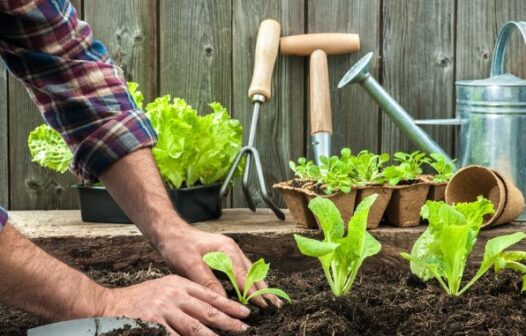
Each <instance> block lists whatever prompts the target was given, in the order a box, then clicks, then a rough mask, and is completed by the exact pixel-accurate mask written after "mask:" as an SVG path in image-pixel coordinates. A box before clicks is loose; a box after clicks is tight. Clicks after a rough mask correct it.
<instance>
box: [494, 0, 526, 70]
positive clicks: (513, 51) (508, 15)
mask: <svg viewBox="0 0 526 336" xmlns="http://www.w3.org/2000/svg"><path fill="white" fill-rule="evenodd" d="M496 13H497V15H496V21H497V24H496V28H497V31H498V30H500V28H501V27H502V25H503V24H504V23H506V22H507V21H512V20H515V21H524V20H526V1H523V0H509V1H499V2H497V5H496ZM495 36H496V35H495ZM493 42H494V41H493ZM506 58H507V63H506V64H507V65H506V68H505V70H506V72H510V73H512V74H514V75H515V76H518V77H521V78H526V43H525V41H524V40H523V38H522V37H521V35H520V34H519V33H518V32H514V33H513V36H512V38H511V42H510V44H509V45H508V50H507V53H506Z"/></svg>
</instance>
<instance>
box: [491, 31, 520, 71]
mask: <svg viewBox="0 0 526 336" xmlns="http://www.w3.org/2000/svg"><path fill="white" fill-rule="evenodd" d="M514 28H517V29H518V30H519V31H520V33H521V35H522V38H523V40H524V43H526V22H525V21H509V22H507V23H505V24H504V26H502V28H501V30H500V32H499V36H498V37H497V42H496V43H495V49H494V50H493V59H492V60H491V73H490V77H493V76H498V75H502V74H503V73H504V56H505V55H506V47H507V45H508V42H509V40H510V36H511V33H513V29H514Z"/></svg>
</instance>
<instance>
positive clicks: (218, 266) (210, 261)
mask: <svg viewBox="0 0 526 336" xmlns="http://www.w3.org/2000/svg"><path fill="white" fill-rule="evenodd" d="M203 261H204V262H205V263H206V264H207V265H208V267H210V268H211V269H214V270H216V271H219V272H223V273H225V274H226V275H227V277H228V279H229V280H230V282H231V283H232V286H233V287H234V289H235V291H236V294H237V297H238V298H239V300H240V301H241V299H242V298H243V295H241V291H240V290H239V285H238V283H237V281H236V275H235V274H234V266H233V265H232V259H231V258H230V256H229V255H228V254H226V253H224V252H210V253H207V254H205V255H204V256H203Z"/></svg>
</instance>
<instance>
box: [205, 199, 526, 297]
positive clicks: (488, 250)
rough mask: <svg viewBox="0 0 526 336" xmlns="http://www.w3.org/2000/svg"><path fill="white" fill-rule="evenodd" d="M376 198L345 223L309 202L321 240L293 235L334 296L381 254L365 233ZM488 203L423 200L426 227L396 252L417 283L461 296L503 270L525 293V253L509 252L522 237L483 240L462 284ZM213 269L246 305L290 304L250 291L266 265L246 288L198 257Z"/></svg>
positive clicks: (328, 205)
mask: <svg viewBox="0 0 526 336" xmlns="http://www.w3.org/2000/svg"><path fill="white" fill-rule="evenodd" d="M378 199H379V195H377V194H373V195H370V196H368V197H366V198H365V199H364V200H363V201H362V202H360V203H359V204H358V206H357V207H356V213H355V215H354V216H353V217H352V219H351V220H350V221H349V222H348V225H347V228H346V229H345V222H344V220H343V218H342V215H341V214H340V212H339V210H338V208H337V207H336V206H335V204H334V203H333V202H332V201H331V200H329V199H327V198H323V197H316V198H314V199H313V200H311V201H310V202H309V205H308V206H309V208H310V210H311V211H312V212H313V213H314V215H315V216H316V218H317V219H318V221H319V223H320V228H321V230H322V232H323V239H322V240H316V239H312V238H308V237H304V236H301V235H297V234H296V235H294V239H295V240H296V244H297V246H298V248H299V250H300V251H301V253H303V254H304V255H306V256H309V257H314V258H317V259H319V261H320V264H321V267H322V269H323V272H324V274H325V276H326V279H327V282H328V283H329V286H330V288H331V291H332V292H333V294H334V296H336V297H340V296H344V295H346V294H348V293H349V291H350V290H351V288H352V286H353V283H354V282H355V280H356V277H357V275H358V271H359V270H360V267H361V266H362V264H363V262H364V261H365V259H366V258H368V257H371V256H373V255H375V254H377V253H379V252H380V251H381V248H382V245H381V243H380V242H379V241H378V240H376V238H375V237H374V236H373V235H372V234H370V233H369V232H367V222H368V221H367V218H368V216H369V212H370V211H371V210H372V209H373V207H374V203H376V202H377V201H378ZM494 211H495V210H494V207H493V204H492V203H491V201H489V200H488V199H486V198H484V197H479V198H478V199H477V201H475V202H469V203H457V204H455V205H449V204H446V203H445V202H443V201H440V202H436V201H427V202H426V204H425V205H424V206H423V207H422V208H421V211H419V215H421V216H422V218H424V219H426V220H427V221H428V222H429V226H428V227H427V229H426V230H425V231H424V232H423V233H422V235H421V236H420V237H419V238H418V239H417V240H416V242H415V243H414V245H413V247H412V250H411V252H410V253H401V257H403V258H405V259H407V260H409V262H410V268H411V272H412V273H413V274H415V275H416V276H417V277H419V278H420V279H421V280H422V281H424V282H427V281H429V280H432V279H436V281H437V283H438V284H439V285H440V286H441V287H442V288H443V289H444V290H445V292H446V293H447V294H448V295H451V296H459V295H462V294H463V293H464V292H466V291H467V290H468V289H469V288H470V287H471V286H473V285H474V284H475V283H476V282H477V280H479V279H480V278H481V277H482V276H483V275H484V274H486V273H487V272H488V271H489V270H490V269H491V268H492V267H493V268H494V270H495V272H500V271H502V270H505V269H509V270H513V271H516V272H518V273H519V274H521V275H522V290H521V291H522V292H525V291H526V265H525V264H524V263H523V262H524V261H525V260H526V251H518V250H517V251H511V250H508V248H509V247H511V246H512V245H515V244H517V243H519V242H520V241H521V240H523V239H525V238H526V234H525V233H524V232H516V233H512V234H508V235H502V236H498V237H495V238H493V239H490V240H488V241H487V243H486V246H485V250H484V255H483V258H482V260H481V261H480V266H479V269H478V271H477V272H476V273H475V275H474V276H473V277H472V278H471V279H470V280H469V281H467V282H463V277H464V273H465V270H466V267H467V265H468V259H469V257H470V254H471V252H472V251H473V247H474V246H475V243H476V241H477V237H478V234H479V232H480V229H481V226H482V223H483V221H484V216H486V215H488V214H492V213H494ZM203 259H204V261H205V262H206V263H207V264H208V265H209V266H210V267H211V268H212V269H215V270H217V271H220V272H224V273H225V274H226V275H227V276H228V278H229V279H230V281H231V282H232V284H233V287H234V289H235V291H236V294H237V296H238V299H239V301H240V302H241V303H243V304H248V302H249V301H250V299H252V298H253V297H254V296H257V295H263V294H274V295H276V296H279V297H281V298H284V299H285V300H287V301H288V302H289V303H290V302H291V299H290V298H289V296H288V295H287V294H286V293H285V292H284V291H283V290H281V289H277V288H265V289H261V290H259V291H257V292H254V293H253V294H249V289H250V288H251V287H252V285H253V284H254V283H256V282H258V281H262V280H264V279H265V278H266V276H267V273H268V271H269V266H270V265H269V264H266V263H265V261H264V260H263V259H260V260H258V261H257V262H255V263H254V264H252V266H251V267H250V269H249V271H248V273H247V276H246V280H245V283H244V284H243V285H244V286H243V287H241V286H242V284H240V283H238V281H237V279H236V276H235V272H234V268H233V264H232V260H231V258H230V257H229V256H228V255H227V254H225V253H223V252H211V253H208V254H207V255H205V256H204V257H203Z"/></svg>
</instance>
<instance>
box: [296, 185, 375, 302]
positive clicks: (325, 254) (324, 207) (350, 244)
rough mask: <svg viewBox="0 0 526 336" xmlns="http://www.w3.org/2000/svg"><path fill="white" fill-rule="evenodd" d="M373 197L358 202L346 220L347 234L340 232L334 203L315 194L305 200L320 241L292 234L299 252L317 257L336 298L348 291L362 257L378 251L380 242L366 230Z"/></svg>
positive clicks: (339, 221)
mask: <svg viewBox="0 0 526 336" xmlns="http://www.w3.org/2000/svg"><path fill="white" fill-rule="evenodd" d="M377 196H378V195H377V194H374V195H371V196H369V197H367V198H365V199H364V200H363V201H362V202H361V203H360V204H359V205H358V207H357V208H356V211H355V213H354V216H353V217H352V218H351V220H350V221H349V223H348V230H347V235H345V234H344V224H343V220H342V217H341V215H340V212H339V211H338V209H337V208H336V206H335V205H334V203H333V202H332V201H331V200H329V199H325V198H322V197H317V198H315V199H313V200H312V201H310V202H309V208H310V209H311V211H312V212H313V213H314V215H315V216H316V218H318V221H319V223H320V226H321V229H322V231H323V235H324V238H323V240H322V241H319V240H315V239H311V238H307V237H303V236H300V235H297V234H296V235H294V239H295V240H296V244H297V245H298V248H299V250H300V251H301V253H303V254H304V255H307V256H309V257H316V258H318V259H319V261H320V263H321V266H322V268H323V271H324V273H325V276H326V278H327V281H328V282H329V285H330V287H331V290H332V292H333V293H334V295H335V296H337V297H339V296H343V295H346V294H347V293H348V292H349V291H350V290H351V287H352V285H353V283H354V280H355V279H356V275H357V274H358V271H359V269H360V267H361V266H362V263H363V261H364V260H365V258H367V257H370V256H372V255H375V254H377V253H378V252H380V249H381V245H380V243H379V242H378V241H377V240H376V239H375V238H374V237H373V236H372V235H371V234H370V233H369V232H367V217H368V215H369V209H370V208H371V206H372V204H373V203H374V201H375V200H376V198H377Z"/></svg>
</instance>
